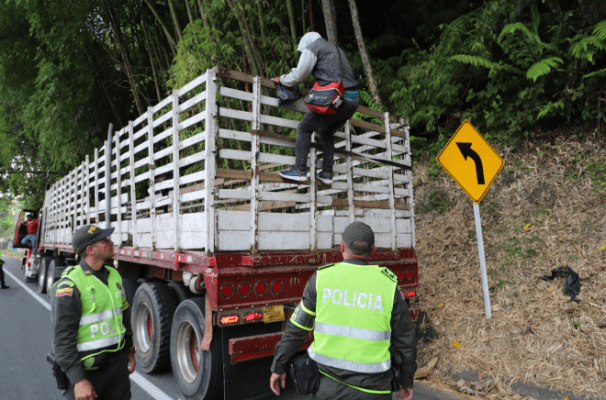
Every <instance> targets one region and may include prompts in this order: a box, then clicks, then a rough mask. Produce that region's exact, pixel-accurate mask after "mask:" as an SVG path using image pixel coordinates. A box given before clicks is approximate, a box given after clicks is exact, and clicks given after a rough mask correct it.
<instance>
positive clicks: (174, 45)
mask: <svg viewBox="0 0 606 400" xmlns="http://www.w3.org/2000/svg"><path fill="white" fill-rule="evenodd" d="M145 3H147V6H148V7H149V9H150V10H151V12H152V13H153V14H154V16H155V17H156V20H157V21H158V23H159V24H160V26H161V27H162V30H163V31H164V34H165V35H166V38H167V39H168V43H170V46H171V48H172V50H173V53H174V54H177V42H176V41H175V38H174V37H173V35H171V34H170V31H169V30H168V26H167V25H166V24H165V23H164V21H163V20H162V18H160V14H159V13H158V11H157V10H156V8H155V7H154V5H153V4H152V3H151V2H150V0H145Z"/></svg>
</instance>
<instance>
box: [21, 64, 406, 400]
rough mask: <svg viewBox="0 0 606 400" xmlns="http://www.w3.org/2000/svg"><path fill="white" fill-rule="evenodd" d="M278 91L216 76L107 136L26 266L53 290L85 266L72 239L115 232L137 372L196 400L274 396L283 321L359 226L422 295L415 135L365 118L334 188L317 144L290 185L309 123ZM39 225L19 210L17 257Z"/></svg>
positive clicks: (351, 124) (338, 138) (43, 229)
mask: <svg viewBox="0 0 606 400" xmlns="http://www.w3.org/2000/svg"><path fill="white" fill-rule="evenodd" d="M275 89H276V85H275V84H274V83H273V82H271V81H270V80H268V79H265V78H262V77H253V76H250V75H247V74H245V73H242V72H238V71H231V70H229V69H226V68H222V67H214V68H212V69H209V70H208V71H206V73H205V74H203V75H201V76H200V77H198V78H197V79H195V80H193V81H192V82H190V83H188V84H187V85H185V86H184V87H182V88H181V89H179V90H175V91H173V92H172V94H171V95H170V96H168V97H167V98H166V99H164V100H163V101H161V102H160V103H159V104H157V105H156V106H154V107H149V108H148V109H147V112H146V113H144V114H143V115H141V116H140V117H138V118H137V119H135V120H134V121H130V122H128V125H127V126H124V127H122V128H121V129H120V130H118V131H116V132H114V131H113V128H112V125H110V128H109V132H108V140H107V141H106V142H105V145H104V146H103V147H101V148H99V149H94V150H93V149H92V148H91V149H90V151H89V154H87V155H86V158H85V159H84V160H83V162H82V163H81V164H80V165H79V166H78V167H77V168H75V169H74V170H73V171H71V172H70V173H69V174H67V175H65V176H63V177H61V178H59V179H57V180H56V181H55V182H54V183H53V184H52V185H50V184H49V186H48V187H47V188H45V190H46V194H45V200H44V206H43V208H42V211H43V216H42V218H41V223H40V227H39V245H38V248H37V249H36V250H37V251H36V252H35V254H34V255H32V256H31V258H30V257H27V256H26V257H24V258H23V266H22V267H23V272H24V274H25V276H26V278H27V279H32V280H33V279H34V278H36V277H37V278H38V285H39V288H40V291H41V292H50V287H51V285H52V284H53V283H54V282H55V281H56V280H57V279H58V278H60V276H61V273H62V271H63V270H64V269H65V268H66V267H67V266H69V265H74V264H76V263H77V260H76V257H75V255H74V254H73V251H72V246H71V241H72V235H73V233H74V231H75V230H77V229H78V228H80V227H82V226H84V225H87V224H96V225H98V226H100V227H103V228H106V227H114V228H115V231H114V233H113V234H112V236H111V237H110V239H111V240H112V241H113V242H114V246H115V257H114V259H113V265H114V266H115V268H117V270H118V271H119V272H120V274H121V275H122V278H123V281H124V285H123V286H124V291H125V295H126V297H127V299H128V301H129V303H130V305H131V307H130V310H131V311H130V312H131V317H132V328H133V334H134V342H135V345H136V346H137V354H136V357H137V365H138V366H139V367H140V368H141V369H142V370H143V371H144V372H145V373H151V372H155V371H158V370H161V369H163V368H172V371H173V374H174V378H175V381H176V384H177V386H178V388H179V390H180V391H181V392H182V394H183V398H185V399H196V400H201V399H204V400H208V399H216V398H225V399H230V400H233V399H250V398H260V397H264V396H267V395H268V394H269V376H270V365H271V361H272V355H273V353H274V349H275V346H276V343H278V341H279V340H280V338H281V336H282V332H283V330H284V327H285V324H286V321H288V319H289V317H290V315H291V314H292V312H293V310H294V307H295V306H296V304H297V303H298V302H299V301H300V298H301V295H302V293H303V289H304V287H305V283H306V282H307V280H308V278H309V277H310V276H311V274H312V273H313V272H314V271H316V270H317V268H318V267H319V266H321V265H324V264H328V263H335V262H339V261H341V260H342V257H341V253H340V252H339V244H340V242H341V233H342V232H343V230H344V229H345V227H346V226H347V225H348V224H349V223H351V222H353V221H363V222H365V223H366V224H368V225H370V226H371V227H372V229H373V230H374V232H375V242H376V243H375V245H376V248H377V249H376V251H375V252H374V254H373V256H372V260H371V262H373V263H376V264H379V265H382V266H388V267H389V268H390V269H391V270H392V271H393V272H394V273H395V274H396V275H397V277H398V282H399V287H400V288H401V290H402V295H403V296H404V297H405V298H406V299H410V298H413V297H414V296H415V293H416V288H417V286H418V273H417V258H416V255H415V251H414V247H415V225H414V203H413V190H412V174H411V171H410V166H411V153H410V142H409V129H408V124H407V122H406V121H405V120H397V119H396V118H394V117H392V116H390V115H389V114H388V113H383V112H378V111H375V110H372V109H370V108H366V107H363V106H360V107H359V108H358V112H357V113H356V115H355V116H354V118H352V119H351V120H350V121H348V122H347V123H346V124H345V126H344V128H343V129H341V130H340V131H339V132H337V133H336V135H335V157H334V182H333V183H332V185H323V184H322V183H321V182H319V180H317V179H316V173H317V172H318V170H319V169H318V168H319V165H320V161H321V158H322V151H321V146H319V145H318V144H316V143H315V139H314V140H313V145H312V149H311V152H310V156H309V172H310V173H309V179H308V181H306V182H297V183H293V182H292V181H287V180H283V179H282V178H281V177H280V176H279V175H278V173H277V171H278V170H280V169H284V168H287V167H288V166H290V165H293V164H294V160H295V157H294V154H295V153H294V146H295V137H296V128H297V123H298V121H299V120H300V119H301V118H302V116H303V114H304V113H306V112H308V110H307V108H306V107H305V105H304V104H303V103H302V102H301V101H299V102H296V103H294V104H291V105H286V106H279V101H278V99H277V98H276V90H275ZM39 211H40V210H23V211H22V212H21V215H20V216H19V218H18V221H17V229H16V232H15V243H14V245H15V247H19V243H20V238H22V234H23V232H24V231H23V228H22V227H21V222H22V221H23V219H24V216H25V213H27V212H30V213H32V214H34V216H36V217H38V216H39ZM20 235H21V236H20ZM26 255H27V253H26ZM410 313H411V317H412V319H413V320H415V319H416V316H417V313H416V311H415V310H414V309H411V311H410ZM312 335H313V333H312V334H310V336H309V337H308V340H307V341H306V343H305V344H304V345H303V346H302V347H301V350H304V349H305V348H306V347H308V346H309V344H310V342H311V341H312V340H313V336H312Z"/></svg>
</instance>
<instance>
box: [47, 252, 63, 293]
mask: <svg viewBox="0 0 606 400" xmlns="http://www.w3.org/2000/svg"><path fill="white" fill-rule="evenodd" d="M63 271H65V260H64V259H63V258H53V259H52V260H51V262H50V264H49V266H48V271H47V272H46V293H50V292H51V288H52V287H53V284H54V283H55V282H57V279H59V278H60V277H61V274H62V273H63Z"/></svg>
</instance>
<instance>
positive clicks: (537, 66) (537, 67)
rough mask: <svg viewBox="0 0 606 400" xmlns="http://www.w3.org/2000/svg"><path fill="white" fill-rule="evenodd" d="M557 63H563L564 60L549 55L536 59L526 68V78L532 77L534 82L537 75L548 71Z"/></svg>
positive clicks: (545, 73) (537, 77)
mask: <svg viewBox="0 0 606 400" xmlns="http://www.w3.org/2000/svg"><path fill="white" fill-rule="evenodd" d="M557 63H560V64H563V63H564V61H562V59H561V58H559V57H549V58H545V59H543V60H541V61H538V62H536V63H534V64H533V65H532V66H531V67H530V68H529V69H528V71H527V72H526V78H528V79H532V80H533V81H534V82H536V81H537V79H539V77H541V76H543V75H547V74H548V73H550V72H551V68H554V67H555V66H556V65H557Z"/></svg>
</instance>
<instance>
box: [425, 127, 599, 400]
mask: <svg viewBox="0 0 606 400" xmlns="http://www.w3.org/2000/svg"><path fill="white" fill-rule="evenodd" d="M556 143H557V144H553V145H550V144H527V145H526V146H525V147H524V148H523V149H518V150H516V151H515V152H512V151H510V150H508V149H503V148H497V151H498V152H499V153H500V154H501V155H502V156H503V158H504V159H505V167H504V169H503V171H502V173H501V174H500V176H499V177H498V178H497V179H496V181H495V182H494V184H493V186H492V187H491V189H490V192H489V193H488V194H487V195H486V197H485V198H484V200H483V201H482V203H481V205H480V213H481V217H482V226H483V236H484V245H485V252H486V263H487V270H488V281H489V287H490V293H491V305H492V319H490V320H488V319H486V317H485V311H484V300H483V296H482V283H481V274H480V265H479V261H478V248H477V240H476V234H475V225H474V217H473V208H472V201H471V200H470V199H469V197H467V195H465V193H464V192H463V191H462V190H461V189H460V188H459V187H458V186H457V185H456V183H455V182H454V181H453V180H452V179H451V178H450V177H449V176H447V175H446V174H445V173H444V172H443V171H441V170H438V169H437V168H436V166H437V164H435V162H433V161H425V162H420V163H418V164H416V165H415V166H414V178H415V186H414V187H415V203H416V205H417V208H416V251H417V256H418V259H419V281H420V288H419V290H418V300H417V301H416V304H415V306H416V307H417V308H418V309H419V310H421V311H425V312H427V313H428V316H429V319H430V321H431V324H432V325H433V326H434V328H435V330H436V332H437V334H436V337H434V339H433V340H432V341H430V342H429V343H427V344H420V347H419V366H423V365H424V364H426V363H428V362H429V361H430V360H431V359H433V358H434V357H436V356H439V361H438V363H437V365H436V367H435V369H434V371H433V373H432V374H431V375H430V376H429V381H441V382H443V383H448V382H449V378H448V376H449V374H451V373H453V372H458V371H474V372H477V373H478V374H479V375H481V376H483V377H485V378H484V379H489V380H490V379H491V380H501V381H503V380H508V381H521V382H524V383H529V384H532V385H537V386H542V387H546V388H551V389H557V390H560V391H563V392H566V393H570V394H574V395H576V396H582V397H584V396H588V397H589V398H591V399H594V400H597V399H606V351H605V350H606V303H605V296H606V271H604V268H605V265H606V264H605V258H606V245H605V243H606V226H605V224H606V151H605V150H604V149H605V148H606V146H605V145H604V143H602V142H599V143H596V140H595V138H591V139H588V140H578V139H575V138H573V139H572V140H571V139H567V140H566V139H560V140H558V141H556ZM562 266H569V267H570V268H572V269H573V270H574V271H576V272H577V273H578V274H579V275H580V277H581V279H582V286H581V292H580V294H579V296H578V297H577V300H578V302H575V301H571V298H570V296H566V295H565V294H564V293H563V292H562V288H563V287H564V279H561V278H556V279H555V280H553V281H543V280H540V279H539V277H540V276H542V275H550V274H551V270H552V269H555V268H558V267H562ZM453 342H458V343H460V347H458V344H457V343H454V345H453ZM450 383H453V382H452V381H450ZM498 386H499V387H500V388H499V387H497V386H495V387H494V388H493V389H492V390H491V389H490V388H488V390H487V389H486V387H484V389H483V390H484V392H485V393H490V394H488V395H487V397H495V398H504V397H503V396H504V395H505V394H507V393H508V390H507V388H506V387H503V385H498ZM509 394H510V395H511V392H509ZM507 398H508V397H507Z"/></svg>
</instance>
